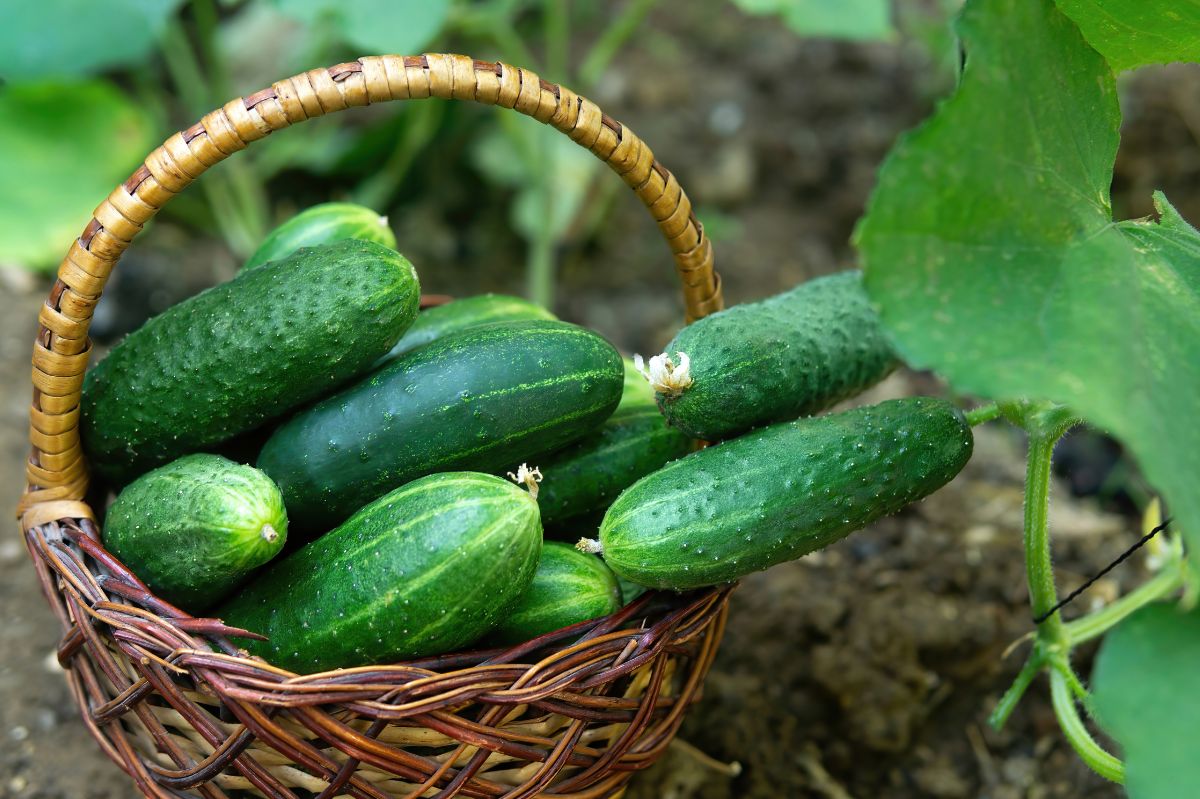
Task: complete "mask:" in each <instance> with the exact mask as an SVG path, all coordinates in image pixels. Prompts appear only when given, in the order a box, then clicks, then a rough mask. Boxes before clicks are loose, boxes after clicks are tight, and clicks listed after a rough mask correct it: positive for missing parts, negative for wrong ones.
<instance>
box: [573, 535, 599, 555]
mask: <svg viewBox="0 0 1200 799" xmlns="http://www.w3.org/2000/svg"><path fill="white" fill-rule="evenodd" d="M575 548H576V549H578V550H579V551H580V552H586V553H588V554H589V555H603V554H604V545H603V544H601V543H600V542H599V541H597V540H596V539H594V538H581V539H579V540H578V541H577V542H576V543H575Z"/></svg>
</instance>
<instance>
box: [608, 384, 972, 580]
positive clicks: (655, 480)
mask: <svg viewBox="0 0 1200 799" xmlns="http://www.w3.org/2000/svg"><path fill="white" fill-rule="evenodd" d="M973 446H974V438H973V437H972V435H971V428H970V427H969V426H968V425H967V423H966V420H965V419H964V418H963V415H962V413H960V412H959V411H958V409H956V408H955V407H954V406H952V405H950V404H949V403H947V402H944V401H942V400H938V399H932V398H929V397H917V398H909V399H898V400H891V401H888V402H883V403H880V404H879V405H873V406H870V407H865V408H855V409H853V410H849V411H845V412H844V413H837V414H831V415H828V416H817V417H810V418H806V419H801V420H799V421H795V422H784V423H781V424H777V425H772V426H770V427H765V428H762V429H761V430H756V431H754V432H753V433H749V434H748V435H745V436H742V437H741V438H735V439H731V440H729V441H725V442H723V443H721V444H717V445H716V446H712V447H709V448H707V449H703V450H700V451H698V452H694V453H692V454H691V455H688V456H686V457H684V458H680V459H679V460H677V461H674V462H673V463H670V464H667V466H665V467H664V468H663V469H661V470H659V471H657V472H655V473H654V474H651V475H650V476H648V477H645V478H643V479H642V480H640V481H638V482H637V483H635V484H634V485H632V486H631V487H630V488H629V489H627V490H626V491H625V492H624V493H623V494H621V496H620V497H618V498H617V501H616V502H614V503H613V505H612V507H611V508H609V509H608V513H607V514H606V515H605V517H604V521H603V522H602V523H601V525H600V542H601V545H602V546H603V550H604V559H605V561H606V562H607V563H608V565H609V566H610V567H612V569H613V570H614V571H615V572H617V574H620V575H621V576H623V577H626V578H627V579H629V580H632V581H633V582H635V583H639V584H642V585H647V586H651V587H654V588H671V589H676V590H683V589H688V588H696V587H699V586H706V585H717V584H719V583H724V582H728V581H731V580H736V579H737V578H739V577H741V576H743V575H746V574H749V573H751V572H755V571H759V570H761V569H765V568H767V567H769V566H772V565H774V564H776V563H781V562H783V561H786V560H792V559H794V558H798V557H800V556H801V555H804V554H807V553H809V552H812V551H813V550H816V549H820V548H821V547H823V546H826V545H828V544H830V543H832V542H834V541H837V540H839V539H841V538H843V537H845V536H846V535H848V534H849V533H851V532H853V531H855V530H858V529H859V528H861V527H863V526H865V525H867V524H868V523H870V522H872V521H874V520H875V519H878V518H879V517H881V516H885V515H887V514H889V513H893V512H895V511H897V510H899V509H900V508H901V507H903V506H904V505H907V504H908V503H910V502H913V501H914V500H917V499H920V498H922V497H924V496H927V495H928V494H931V493H933V492H934V491H936V490H937V489H938V488H940V487H942V486H943V485H945V484H946V483H948V482H949V481H950V480H951V479H952V478H953V477H954V476H955V475H956V474H958V472H959V470H961V469H962V467H963V465H964V464H966V462H967V460H968V459H969V458H970V457H971V450H972V448H973Z"/></svg>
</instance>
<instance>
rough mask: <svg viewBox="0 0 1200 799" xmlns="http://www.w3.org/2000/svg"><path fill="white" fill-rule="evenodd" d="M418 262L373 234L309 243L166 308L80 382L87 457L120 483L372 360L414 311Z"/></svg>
mask: <svg viewBox="0 0 1200 799" xmlns="http://www.w3.org/2000/svg"><path fill="white" fill-rule="evenodd" d="M419 295H420V287H419V286H418V284H417V275H416V272H415V271H413V268H412V264H410V263H409V262H408V261H407V260H405V259H404V257H403V256H401V255H400V254H398V253H396V252H395V251H394V250H389V249H387V248H385V247H383V246H381V245H379V244H373V243H371V242H365V241H341V242H337V243H335V244H329V245H326V246H323V247H312V248H306V249H302V250H300V251H298V252H296V253H294V254H292V255H290V256H288V257H287V258H284V259H283V260H280V261H274V262H272V263H271V265H270V266H263V267H261V268H258V269H252V270H249V271H246V272H242V273H241V274H239V275H238V276H237V277H235V278H234V279H233V280H231V281H229V282H228V283H225V284H222V285H220V286H216V287H214V288H211V289H209V290H208V291H205V292H203V293H201V294H198V295H197V296H195V297H192V298H190V299H188V300H185V301H184V302H182V303H180V304H178V305H175V306H173V307H172V308H169V309H167V310H166V311H165V312H163V313H162V314H160V315H158V316H156V317H154V318H153V319H151V320H150V321H149V322H147V323H146V324H145V325H143V326H142V327H141V328H140V329H138V330H136V331H134V332H133V333H131V334H130V335H129V336H128V337H127V338H125V340H124V341H122V342H121V343H120V344H118V345H117V346H116V347H114V348H113V350H112V352H111V353H109V355H108V357H107V358H105V359H104V360H102V361H100V363H98V364H96V366H94V367H93V368H92V369H91V370H90V371H89V372H88V373H87V377H86V379H85V381H84V386H83V402H82V406H81V407H82V417H83V418H82V432H83V442H84V447H85V450H86V452H87V454H88V457H89V458H90V460H91V464H92V465H93V466H94V467H95V469H96V471H97V472H99V473H100V474H102V475H103V476H105V477H107V478H108V479H109V480H111V481H113V482H116V483H122V482H126V481H128V480H130V479H132V478H133V477H136V476H137V475H139V474H141V473H143V472H145V471H147V470H149V469H152V468H154V467H155V466H159V465H161V464H163V463H166V462H168V461H171V460H174V459H175V458H177V457H179V456H180V455H184V454H187V453H189V452H196V451H198V450H204V449H210V448H212V447H214V446H215V445H217V444H219V443H220V442H222V441H225V440H227V439H229V438H231V437H233V436H235V435H237V434H239V433H243V432H246V431H248V430H252V429H254V428H256V427H258V426H259V425H260V424H262V423H263V422H266V421H268V420H270V419H274V418H277V417H279V416H282V415H283V414H285V413H287V412H288V411H290V410H292V409H293V408H296V407H299V406H301V405H304V404H305V403H307V402H310V401H311V400H314V399H316V398H317V397H319V396H321V395H322V394H325V393H327V392H329V391H330V390H331V389H333V388H335V387H336V386H337V385H339V384H341V383H343V382H345V381H346V380H347V379H349V378H352V377H355V376H356V375H358V374H361V373H362V372H363V371H365V370H366V369H368V368H369V367H370V366H371V365H372V364H374V363H375V361H377V360H378V359H379V358H380V356H382V355H383V354H384V353H386V352H387V351H388V350H390V349H391V348H392V346H393V345H394V344H395V343H396V341H397V340H398V339H399V338H400V336H401V335H402V334H403V333H404V331H405V330H407V329H408V326H409V325H410V324H412V321H413V319H414V318H415V317H416V315H417V303H418V299H419Z"/></svg>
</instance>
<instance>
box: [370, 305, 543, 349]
mask: <svg viewBox="0 0 1200 799" xmlns="http://www.w3.org/2000/svg"><path fill="white" fill-rule="evenodd" d="M555 318H556V317H555V316H554V314H552V313H550V312H549V311H547V310H546V309H545V308H543V307H542V306H540V305H537V304H535V303H532V302H530V301H529V300H523V299H521V298H520V297H509V296H507V295H505V294H480V295H479V296H477V297H464V298H462V299H461V300H453V301H451V302H448V303H446V304H445V305H439V306H437V307H435V308H428V309H426V310H424V311H421V313H419V314H418V315H417V321H415V322H413V326H412V327H410V328H409V329H408V332H407V333H405V334H404V337H403V338H401V339H400V340H399V341H398V342H396V346H395V347H392V351H391V352H390V353H388V358H389V359H390V358H395V357H398V356H400V355H403V354H404V353H406V352H409V351H411V350H415V349H416V348H417V347H423V346H425V345H426V344H428V343H429V342H431V341H433V340H434V339H439V338H442V337H443V336H447V335H449V334H451V333H455V332H457V331H459V330H465V329H466V328H468V327H478V326H479V325H487V324H491V323H493V322H519V321H522V320H528V319H555Z"/></svg>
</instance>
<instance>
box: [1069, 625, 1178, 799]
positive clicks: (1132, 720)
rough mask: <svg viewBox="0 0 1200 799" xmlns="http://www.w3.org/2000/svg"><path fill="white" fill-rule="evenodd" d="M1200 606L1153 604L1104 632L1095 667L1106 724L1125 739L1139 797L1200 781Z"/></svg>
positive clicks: (1167, 795)
mask: <svg viewBox="0 0 1200 799" xmlns="http://www.w3.org/2000/svg"><path fill="white" fill-rule="evenodd" d="M1197 664H1200V614H1198V613H1195V612H1192V613H1186V614H1185V613H1181V612H1180V611H1179V610H1177V609H1175V608H1173V607H1167V606H1159V607H1149V608H1146V609H1144V610H1142V611H1139V612H1138V613H1137V614H1135V615H1133V616H1131V617H1129V618H1128V619H1126V620H1125V621H1124V622H1122V623H1121V625H1120V626H1119V627H1117V628H1116V629H1115V630H1113V631H1112V632H1111V633H1109V634H1108V636H1107V637H1106V638H1105V639H1104V645H1103V646H1102V647H1101V649H1100V654H1099V656H1098V658H1097V659H1096V667H1095V670H1094V671H1093V674H1092V702H1093V707H1094V709H1095V711H1096V714H1097V716H1098V717H1099V719H1100V722H1101V725H1102V726H1103V727H1104V728H1105V729H1106V730H1108V732H1109V733H1111V734H1112V735H1113V736H1114V737H1115V738H1117V739H1118V740H1119V741H1120V742H1121V748H1122V749H1123V753H1122V754H1123V755H1124V757H1125V765H1126V769H1125V788H1126V790H1127V791H1128V792H1129V796H1130V797H1131V798H1132V799H1182V797H1184V796H1191V795H1193V792H1194V791H1195V790H1196V786H1198V785H1200V740H1198V739H1197V737H1196V719H1200V668H1197Z"/></svg>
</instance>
